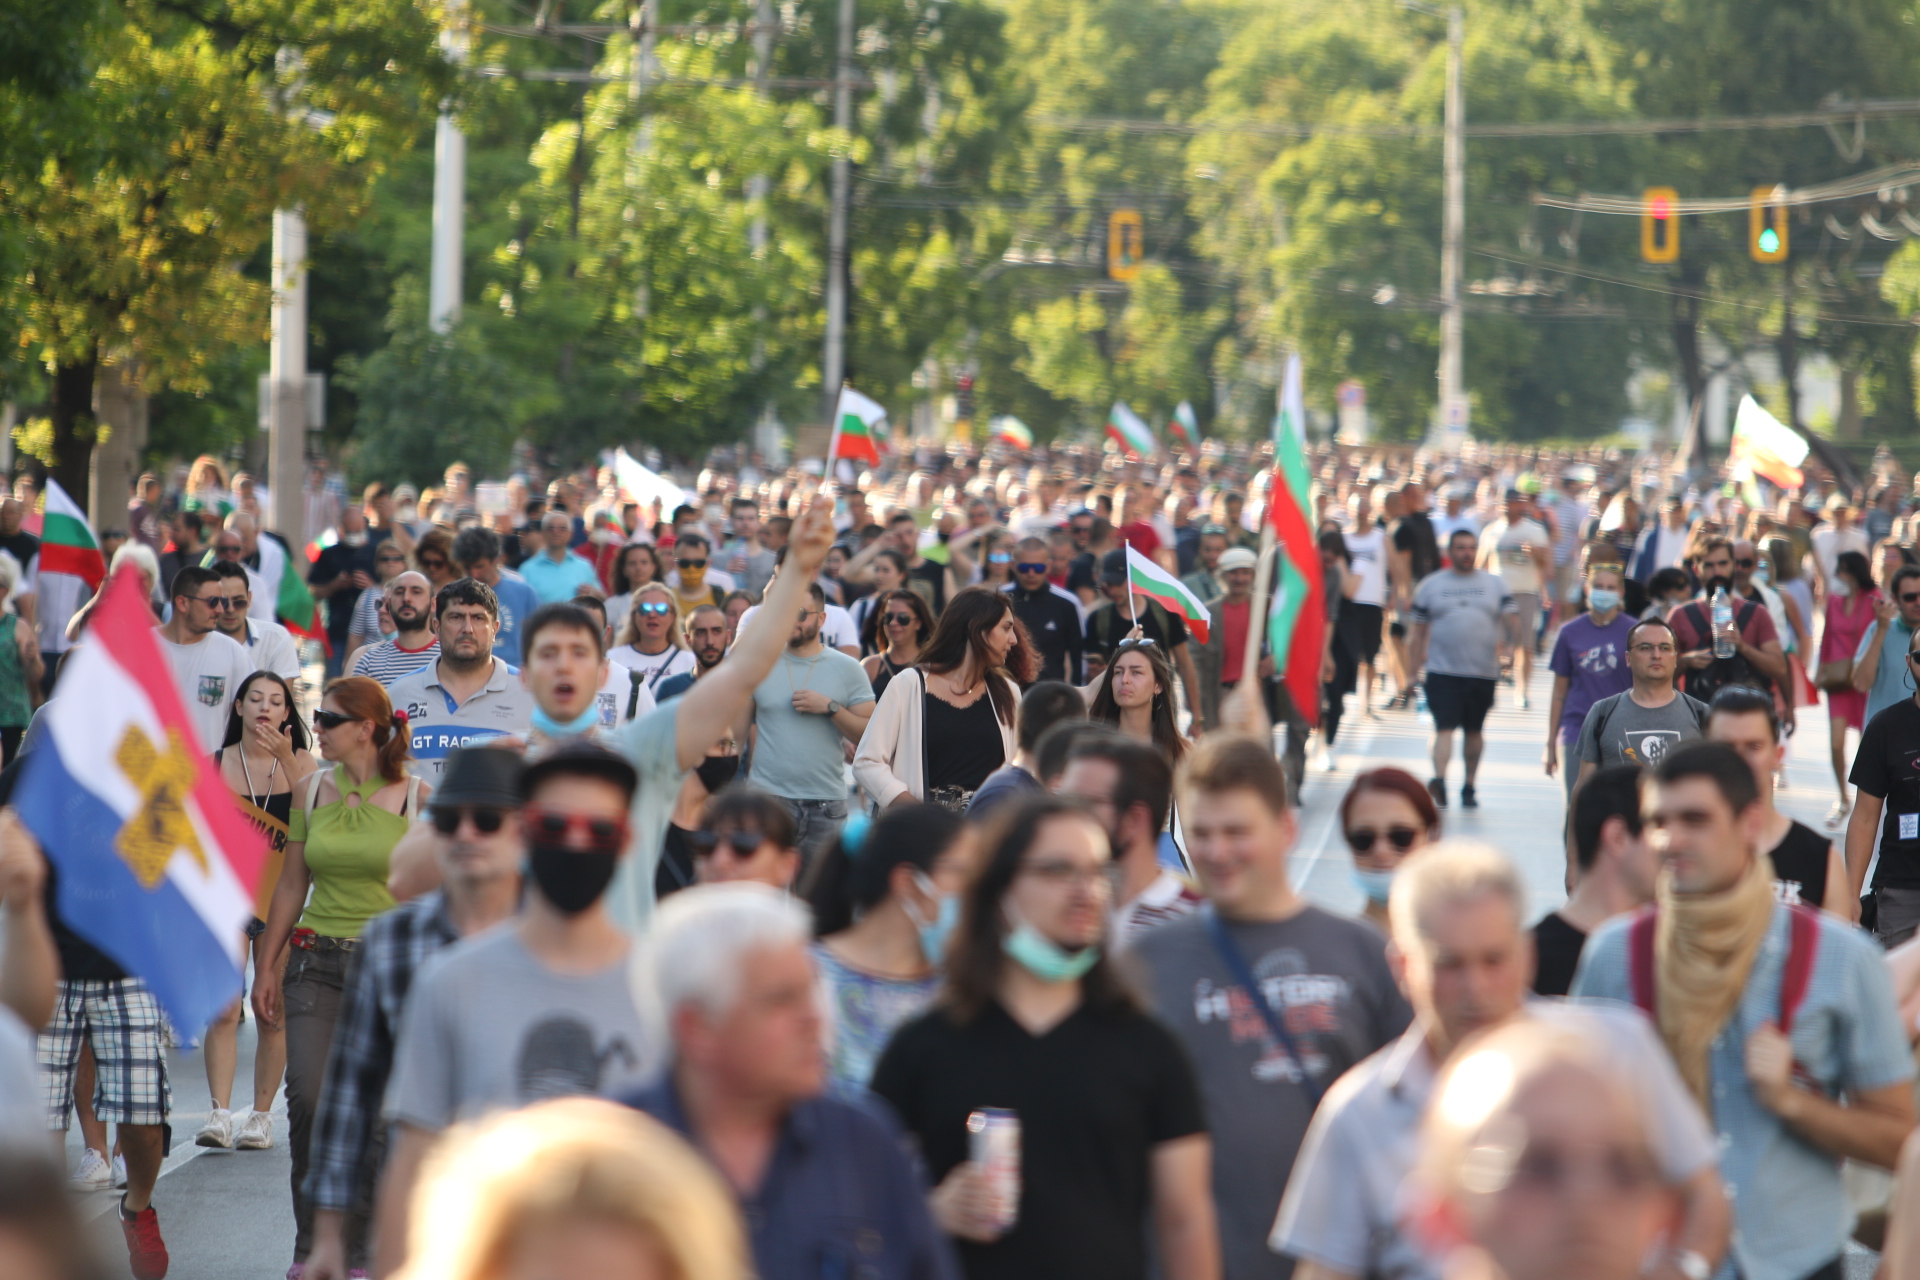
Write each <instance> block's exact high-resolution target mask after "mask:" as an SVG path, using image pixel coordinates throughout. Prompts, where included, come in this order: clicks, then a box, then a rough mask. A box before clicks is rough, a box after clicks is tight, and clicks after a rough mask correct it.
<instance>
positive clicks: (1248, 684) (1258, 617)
mask: <svg viewBox="0 0 1920 1280" xmlns="http://www.w3.org/2000/svg"><path fill="white" fill-rule="evenodd" d="M1279 549H1280V546H1279V544H1278V543H1277V542H1275V541H1274V538H1273V523H1272V521H1269V520H1262V521H1261V522H1260V559H1259V561H1258V562H1257V563H1256V564H1255V567H1254V570H1253V607H1252V608H1251V609H1250V610H1248V612H1247V652H1246V655H1245V657H1244V658H1243V660H1242V666H1241V671H1240V687H1241V688H1243V689H1252V688H1256V687H1257V686H1256V685H1255V684H1254V681H1255V680H1257V679H1259V676H1260V645H1261V642H1262V641H1263V640H1264V639H1265V638H1266V623H1267V596H1268V594H1269V593H1270V592H1271V590H1272V587H1273V561H1274V554H1275V553H1276V552H1277V551H1279Z"/></svg>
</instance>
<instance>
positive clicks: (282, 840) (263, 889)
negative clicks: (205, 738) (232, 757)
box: [213, 747, 293, 920]
mask: <svg viewBox="0 0 1920 1280" xmlns="http://www.w3.org/2000/svg"><path fill="white" fill-rule="evenodd" d="M226 753H227V749H226V748H225V747H221V748H220V749H219V750H218V751H216V752H214V753H213V763H214V765H215V767H218V766H219V764H220V762H221V760H222V758H224V757H225V755H226ZM281 780H282V779H281V778H279V777H278V776H277V775H276V776H275V777H274V780H273V781H274V782H280V781H281ZM261 781H263V782H264V781H266V780H265V779H264V778H263V779H261ZM241 785H242V786H245V785H246V784H245V783H242V784H241ZM267 785H269V786H271V785H273V783H268V784H267ZM257 799H261V797H256V796H249V795H247V794H246V793H245V792H243V791H236V792H234V793H233V802H234V804H235V805H237V806H238V807H239V809H240V814H241V816H242V817H244V818H245V819H246V820H247V821H248V822H251V823H252V824H253V825H254V826H256V827H258V828H259V829H260V831H261V833H262V834H264V835H265V836H266V837H267V860H266V862H265V863H263V864H262V865H261V868H260V882H259V886H258V888H256V889H255V890H254V895H253V897H254V903H253V914H254V915H255V916H257V917H258V918H260V919H262V920H265V919H266V918H267V907H268V906H269V905H271V904H272V902H273V887H274V886H275V885H277V884H279V883H280V863H281V861H282V860H283V859H284V858H285V857H286V856H287V832H288V830H289V828H290V825H291V822H292V819H293V788H292V787H288V788H287V789H286V790H285V791H279V792H270V793H268V795H267V796H266V797H265V798H264V801H263V803H259V804H256V803H254V802H255V800H257Z"/></svg>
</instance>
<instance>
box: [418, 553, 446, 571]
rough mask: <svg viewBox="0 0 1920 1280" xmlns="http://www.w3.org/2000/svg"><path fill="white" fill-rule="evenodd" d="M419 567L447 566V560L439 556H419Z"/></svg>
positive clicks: (438, 567) (441, 567)
mask: <svg viewBox="0 0 1920 1280" xmlns="http://www.w3.org/2000/svg"><path fill="white" fill-rule="evenodd" d="M420 567H421V568H422V569H444V568H446V567H447V562H446V561H445V560H443V559H441V558H440V557H439V556H421V557H420Z"/></svg>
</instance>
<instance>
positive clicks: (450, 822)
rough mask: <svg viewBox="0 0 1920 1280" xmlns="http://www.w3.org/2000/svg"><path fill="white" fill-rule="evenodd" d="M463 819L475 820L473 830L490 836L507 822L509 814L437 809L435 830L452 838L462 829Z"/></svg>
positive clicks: (478, 810) (499, 810) (499, 811)
mask: <svg viewBox="0 0 1920 1280" xmlns="http://www.w3.org/2000/svg"><path fill="white" fill-rule="evenodd" d="M462 818H471V819H473V829H474V830H475V831H478V832H479V833H480V834H481V835H483V836H490V835H492V834H494V833H495V832H496V831H498V830H500V827H501V824H503V823H504V822H506V820H507V813H506V810H504V809H451V808H450V809H435V810H434V811H433V829H434V830H435V831H438V832H439V833H440V834H441V835H443V836H450V835H452V834H453V833H454V832H456V831H458V830H459V829H460V820H461V819H462Z"/></svg>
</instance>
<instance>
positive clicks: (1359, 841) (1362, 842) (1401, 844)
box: [1347, 827, 1420, 853]
mask: <svg viewBox="0 0 1920 1280" xmlns="http://www.w3.org/2000/svg"><path fill="white" fill-rule="evenodd" d="M1383 837H1384V838H1385V840H1386V842H1387V843H1388V844H1390V845H1392V846H1393V847H1394V848H1396V849H1398V850H1399V851H1400V852H1402V853H1405V852H1406V851H1407V850H1409V849H1411V848H1413V846H1414V843H1415V842H1416V841H1418V840H1419V839H1420V833H1419V832H1418V831H1416V830H1414V829H1413V828H1412V827H1388V828H1387V829H1386V830H1385V831H1375V830H1374V829H1373V828H1372V827H1359V828H1356V829H1355V830H1352V831H1349V832H1347V847H1348V848H1350V849H1352V850H1353V851H1354V852H1355V853H1372V852H1373V846H1374V843H1375V842H1376V841H1378V840H1380V839H1382V838H1383Z"/></svg>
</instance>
